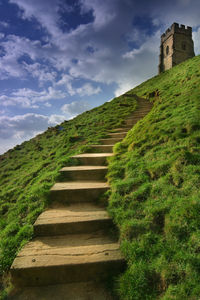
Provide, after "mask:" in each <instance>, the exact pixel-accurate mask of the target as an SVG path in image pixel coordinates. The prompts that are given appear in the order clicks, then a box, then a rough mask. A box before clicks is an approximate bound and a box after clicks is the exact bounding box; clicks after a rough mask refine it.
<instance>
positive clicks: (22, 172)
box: [0, 56, 200, 300]
mask: <svg viewBox="0 0 200 300" xmlns="http://www.w3.org/2000/svg"><path fill="white" fill-rule="evenodd" d="M199 65H200V57H199V56H198V57H195V58H193V59H190V60H188V61H186V62H184V63H182V64H180V65H178V66H176V67H174V68H173V69H171V70H169V71H167V72H165V73H163V74H161V75H159V76H156V77H154V78H152V79H150V80H148V81H147V82H145V83H143V84H141V85H140V86H138V87H136V88H134V89H133V90H131V91H129V92H128V93H126V94H124V95H123V96H121V97H119V98H116V99H114V100H113V101H111V102H109V103H106V104H105V105H103V106H101V107H99V108H97V109H94V110H92V111H89V112H86V113H84V114H82V115H81V116H79V117H77V118H76V119H74V120H72V121H70V122H66V123H63V124H61V125H60V126H57V127H56V128H50V129H49V130H48V131H47V132H46V133H44V134H43V135H41V136H38V137H36V138H35V139H33V140H31V141H29V142H27V143H24V144H23V145H20V146H17V147H16V148H15V149H13V150H12V151H9V152H8V153H6V154H5V155H4V156H2V157H1V162H0V163H1V174H0V175H1V177H0V182H1V184H2V186H3V187H4V188H3V190H2V191H1V192H0V196H1V202H0V204H1V206H0V207H1V210H0V214H1V218H0V228H1V240H0V247H1V253H0V259H1V263H0V265H1V270H2V274H4V275H3V276H4V278H6V276H5V275H6V271H7V270H8V268H9V267H10V265H11V263H12V261H13V259H14V257H15V254H16V252H17V251H18V250H19V249H20V248H21V247H22V246H23V245H24V244H25V243H26V241H27V240H29V239H30V238H31V236H32V234H33V226H32V224H33V223H34V222H35V220H36V219H37V217H38V216H39V215H40V213H41V212H42V211H44V207H45V206H46V207H47V206H48V207H50V206H49V205H50V203H51V200H50V197H49V189H50V187H52V185H53V184H54V183H55V181H56V180H57V179H58V178H59V177H58V173H59V170H60V169H61V168H63V167H67V168H68V167H71V168H72V169H71V171H72V170H73V172H71V173H73V174H75V172H79V171H81V172H83V169H81V168H80V169H81V170H80V169H79V170H78V168H77V169H76V171H75V169H74V168H75V165H74V163H75V161H76V163H75V164H76V165H78V164H79V163H78V158H77V159H76V160H75V159H72V158H69V157H70V156H73V155H78V154H80V153H83V152H85V153H87V152H90V153H88V155H87V157H84V158H82V159H84V160H85V162H87V161H88V159H91V160H92V157H93V156H94V154H95V153H92V152H94V149H91V148H92V147H88V145H92V144H93V145H94V144H100V140H102V144H104V145H106V139H107V138H108V136H106V132H108V131H112V129H114V128H121V127H122V126H123V121H124V120H125V119H126V118H127V116H128V115H130V114H131V113H132V112H133V111H134V110H135V108H136V102H135V100H134V98H133V97H132V96H133V95H134V94H137V95H138V96H139V97H142V98H146V99H148V101H150V102H152V103H154V105H153V109H152V110H151V112H150V113H148V114H147V116H146V117H145V118H144V119H142V120H140V121H139V122H138V123H137V124H136V125H135V126H134V127H133V128H132V129H130V130H129V132H128V134H127V135H126V137H125V139H123V141H122V142H120V143H117V144H116V146H114V154H115V155H114V156H113V157H110V158H109V165H108V175H107V179H108V183H109V186H110V189H109V190H108V191H107V192H106V194H107V196H108V197H109V200H108V212H109V216H110V217H111V218H112V220H113V222H114V224H115V226H116V227H117V228H118V231H119V241H120V244H121V251H122V252H121V253H122V257H123V258H124V259H125V261H126V264H127V268H126V269H125V271H124V272H123V274H122V276H120V277H119V279H118V280H117V282H118V283H117V285H116V286H115V289H117V290H118V293H119V295H120V298H121V299H123V300H124V299H125V300H126V299H127V300H130V299H162V300H168V299H191V300H193V299H195V300H196V299H198V298H199V294H200V287H199V275H200V268H199V261H200V254H199V249H200V244H199V241H200V234H199V224H200V215H199V208H200V200H199V199H200V189H199V182H200V154H199V153H200V118H199V111H200V101H199V99H200V90H199V81H200V69H199ZM113 138H116V136H115V137H113ZM113 138H112V139H113ZM115 142H117V141H116V140H115V141H114V140H113V141H112V143H113V144H114V143H115ZM58 145H59V147H58ZM97 148H98V149H97ZM97 148H96V150H95V151H97V152H98V151H99V149H100V148H101V149H105V148H106V147H104V148H102V147H101V146H98V147H97ZM33 149H34V151H33ZM102 155H105V153H104V154H102ZM81 156H82V154H81V155H80V157H81ZM25 157H26V159H25ZM27 158H28V159H29V161H28V162H27ZM80 159H81V158H80ZM96 159H97V157H96ZM98 160H99V161H100V160H101V158H100V157H99V158H98ZM93 161H94V160H93ZM86 164H87V165H88V166H89V164H88V163H86ZM98 166H101V164H100V165H99V164H98ZM86 169H87V168H86ZM91 170H92V168H89V172H92V171H91ZM68 171H70V170H69V169H68ZM63 172H64V170H63ZM95 172H96V171H95ZM101 172H106V171H105V169H104V171H103V170H101ZM85 174H86V173H85ZM102 174H103V173H102ZM4 175H5V176H4ZM73 176H74V175H73ZM73 176H72V177H71V179H70V180H74V177H73ZM104 176H105V173H104ZM79 179H80V178H79ZM85 179H86V180H88V179H89V177H87V176H86V177H85ZM57 181H58V180H57ZM38 187H40V188H38ZM57 187H58V186H57ZM59 187H60V189H61V190H62V187H63V186H62V185H60V186H59ZM104 188H105V186H104ZM79 196H80V195H78V194H77V197H79ZM52 208H53V207H52ZM53 209H55V210H56V209H59V208H58V207H55V208H53ZM100 211H101V210H100ZM100 211H99V212H98V214H99V215H98V217H100V216H101V218H103V219H104V221H103V222H105V219H106V215H104V213H103V210H102V211H101V212H100ZM95 214H96V213H95ZM48 217H49V216H48ZM45 218H46V217H45ZM45 218H41V219H40V218H39V219H38V220H40V223H38V228H39V227H40V226H42V222H44V220H45ZM64 218H65V217H64ZM87 218H90V214H88V216H87ZM107 222H108V223H109V222H110V221H109V218H108V219H107ZM36 224H37V223H36ZM36 227H37V226H36ZM40 228H41V227H40ZM58 230H59V226H58ZM35 231H36V232H37V229H35ZM45 231H46V229H45V230H44V232H45ZM45 251H46V250H45ZM108 256H109V255H108ZM33 259H34V258H33ZM35 262H36V261H34V262H32V263H35ZM4 284H5V280H4ZM90 287H91V285H88V286H87V290H88V291H89V290H90ZM85 288H86V286H85ZM81 289H84V285H82V286H80V290H81ZM99 289H100V290H101V291H102V293H103V291H105V290H104V288H103V290H102V287H99ZM72 290H73V288H72Z"/></svg>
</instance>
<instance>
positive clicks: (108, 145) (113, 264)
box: [10, 98, 152, 300]
mask: <svg viewBox="0 0 200 300" xmlns="http://www.w3.org/2000/svg"><path fill="white" fill-rule="evenodd" d="M151 108H152V105H151V104H150V103H149V102H148V101H146V100H145V99H142V98H140V99H139V100H138V108H137V109H136V111H135V112H134V113H133V114H132V116H130V117H129V118H128V119H127V120H126V122H125V124H124V127H122V128H117V129H115V130H113V131H112V132H110V133H109V134H108V138H106V139H102V140H101V145H92V146H91V148H92V149H93V150H94V152H93V153H84V154H79V155H75V156H73V158H74V159H75V160H78V162H79V165H78V166H72V167H64V168H62V169H61V170H60V172H61V178H62V181H61V182H59V183H56V184H55V185H54V186H53V187H52V188H51V197H52V200H53V201H52V205H51V207H49V208H48V209H47V210H46V211H44V212H43V213H42V214H41V215H40V216H39V217H38V219H37V220H36V222H35V224H34V236H35V238H34V239H33V240H32V241H30V242H29V243H27V244H26V245H25V246H24V247H23V248H22V250H21V251H20V252H19V254H18V255H17V257H16V258H15V260H14V262H13V264H12V267H11V277H12V282H13V284H14V286H16V287H18V290H16V292H15V295H13V298H12V296H11V298H10V299H16V300H19V299H21V300H25V299H28V300H34V299H35V300H36V299H37V300H47V299H55V300H56V299H57V300H58V299H61V300H62V299H64V300H65V299H66V300H68V299H70V300H73V299H74V300H78V299H82V300H84V299H85V300H86V299H88V300H89V299H91V300H92V299H96V300H105V299H107V300H111V299H116V298H113V296H111V294H110V293H109V292H108V291H107V290H106V289H105V288H104V286H103V285H102V283H101V282H105V281H106V280H107V278H108V277H111V276H113V275H117V274H118V273H120V272H122V271H123V270H124V267H125V261H124V259H123V257H122V255H121V253H120V250H119V243H118V241H117V240H116V237H115V234H113V232H114V228H113V224H112V220H111V218H110V217H109V215H108V213H107V211H106V209H105V208H104V207H103V206H102V204H100V202H98V199H99V197H100V196H101V195H102V194H104V193H105V192H106V191H107V190H108V189H109V185H108V183H107V182H106V179H105V175H106V173H107V169H108V167H107V158H108V157H110V156H112V155H113V153H112V148H113V146H114V144H115V143H117V142H119V141H121V140H122V139H123V138H124V137H125V136H126V134H127V132H128V130H129V129H130V128H132V126H133V125H134V124H135V123H136V122H137V121H138V120H140V119H141V118H143V117H144V116H145V115H146V114H147V113H148V112H149V111H150V110H151Z"/></svg>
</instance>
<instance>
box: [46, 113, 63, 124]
mask: <svg viewBox="0 0 200 300" xmlns="http://www.w3.org/2000/svg"><path fill="white" fill-rule="evenodd" d="M65 120H66V117H65V116H63V115H51V116H50V117H49V124H52V125H55V124H60V123H62V122H63V121H65Z"/></svg>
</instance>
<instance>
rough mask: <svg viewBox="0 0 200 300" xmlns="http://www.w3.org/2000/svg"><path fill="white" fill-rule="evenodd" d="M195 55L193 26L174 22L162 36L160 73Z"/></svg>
mask: <svg viewBox="0 0 200 300" xmlns="http://www.w3.org/2000/svg"><path fill="white" fill-rule="evenodd" d="M193 56H195V54H194V43H193V40H192V27H187V28H186V27H185V25H180V26H179V24H177V23H173V24H172V26H171V27H170V28H168V29H167V31H166V32H165V33H164V34H162V36H161V45H160V61H159V67H158V73H159V74H160V73H161V72H164V71H165V70H168V69H171V68H172V67H174V66H175V65H178V64H180V63H181V62H183V61H184V60H186V59H188V58H191V57H193Z"/></svg>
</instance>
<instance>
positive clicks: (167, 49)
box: [166, 46, 169, 55]
mask: <svg viewBox="0 0 200 300" xmlns="http://www.w3.org/2000/svg"><path fill="white" fill-rule="evenodd" d="M166 54H167V55H168V54H169V46H167V47H166Z"/></svg>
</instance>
